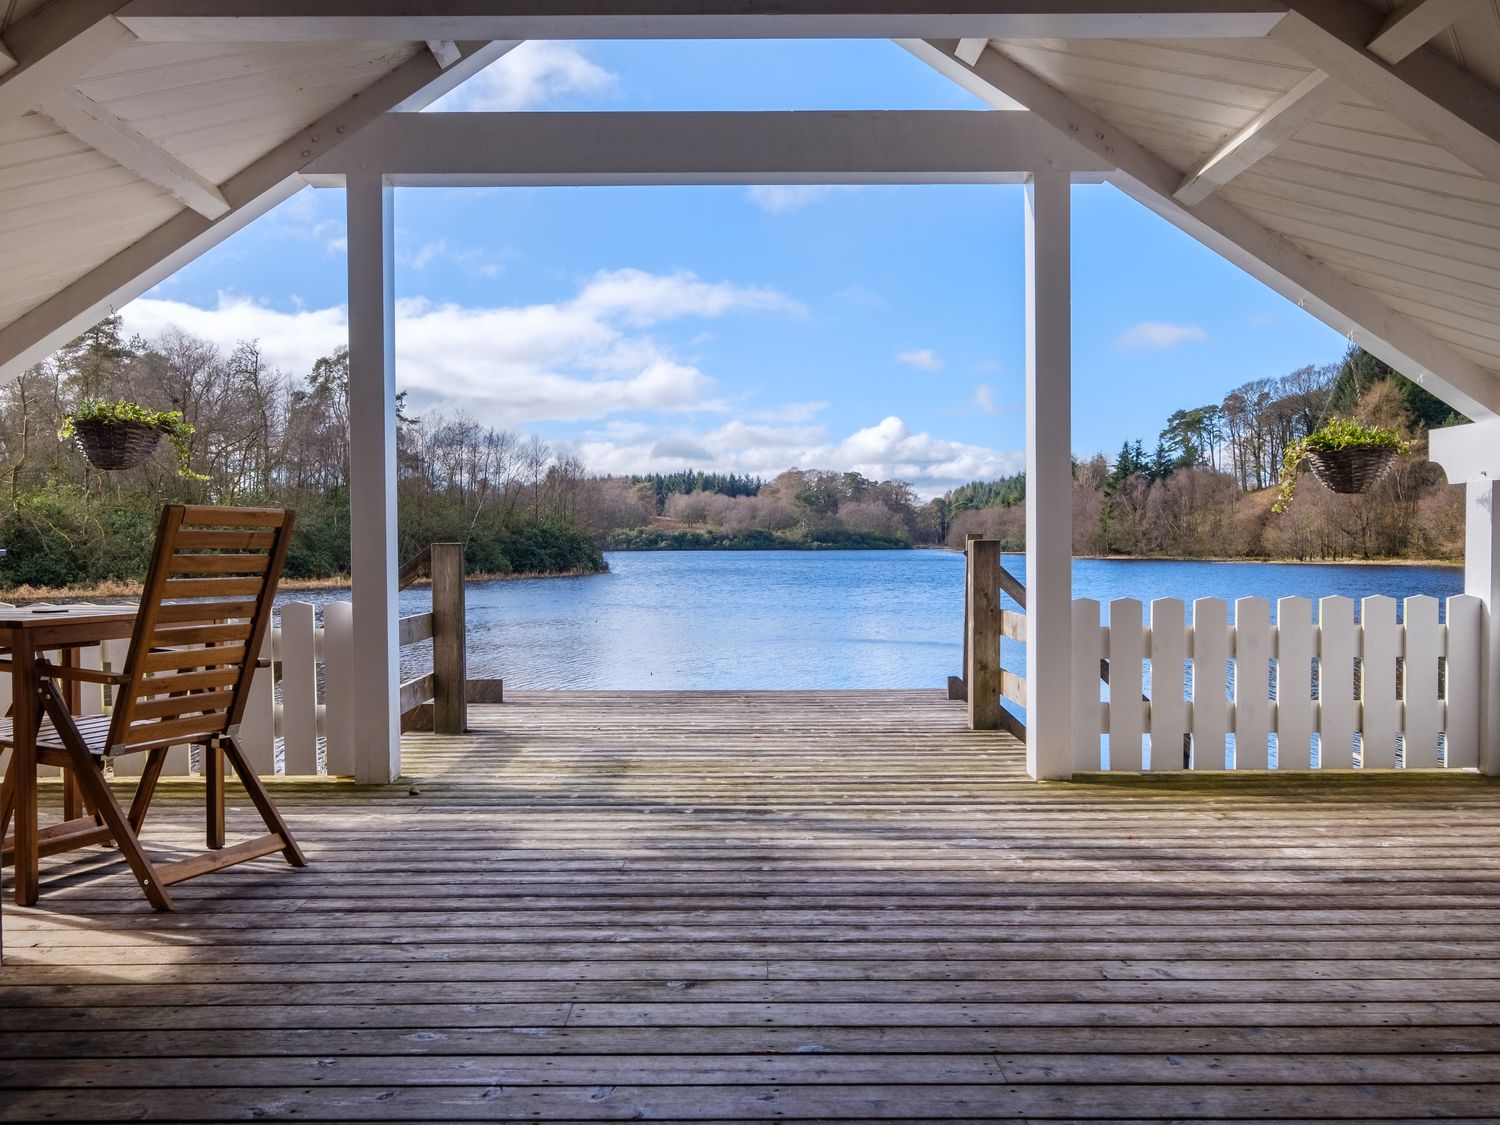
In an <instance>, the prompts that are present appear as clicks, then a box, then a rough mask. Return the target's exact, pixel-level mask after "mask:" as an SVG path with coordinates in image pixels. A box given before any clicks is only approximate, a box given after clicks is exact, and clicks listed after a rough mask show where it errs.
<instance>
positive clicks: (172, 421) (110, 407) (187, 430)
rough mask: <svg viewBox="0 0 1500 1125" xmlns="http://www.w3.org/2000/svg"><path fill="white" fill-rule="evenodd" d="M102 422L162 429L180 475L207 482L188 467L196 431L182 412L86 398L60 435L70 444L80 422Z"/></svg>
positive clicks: (65, 421)
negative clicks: (191, 441) (191, 440)
mask: <svg viewBox="0 0 1500 1125" xmlns="http://www.w3.org/2000/svg"><path fill="white" fill-rule="evenodd" d="M80 422H83V423H95V422H97V423H100V424H103V425H110V424H112V423H113V424H117V423H124V422H135V423H138V424H140V425H142V426H150V427H151V428H152V429H154V430H159V431H160V432H161V434H162V436H163V437H165V438H166V439H167V441H168V443H169V444H170V445H171V446H172V450H173V452H174V453H176V454H177V475H178V476H180V477H186V478H188V479H190V480H207V479H208V478H207V477H206V476H204V475H203V474H201V473H195V472H193V470H192V469H191V467H190V466H189V464H188V460H189V457H190V455H191V453H192V447H191V445H190V442H189V439H190V438H191V437H192V436H193V434H194V433H195V432H196V431H195V430H194V429H193V427H192V426H191V425H189V423H188V420H187V419H186V418H184V417H183V416H182V411H180V410H148V409H147V408H146V407H144V406H142V405H140V404H139V403H136V402H129V401H127V400H126V399H119V400H117V401H115V402H107V401H105V400H103V399H85V400H84V401H83V402H81V403H79V404H78V405H77V406H75V407H74V408H73V409H72V410H70V411H68V412H67V413H66V414H64V415H63V420H62V425H61V426H60V427H59V428H58V431H57V436H58V437H59V438H61V439H62V440H63V441H67V440H68V439H69V438H71V437H73V436H74V434H75V433H76V432H77V428H76V427H77V425H78V423H80Z"/></svg>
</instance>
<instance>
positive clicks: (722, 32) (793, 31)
mask: <svg viewBox="0 0 1500 1125" xmlns="http://www.w3.org/2000/svg"><path fill="white" fill-rule="evenodd" d="M432 7H433V8H434V9H437V10H433V11H425V12H424V11H421V10H420V9H421V6H420V5H413V4H411V3H409V2H406V0H132V2H131V4H130V5H129V8H128V10H127V11H126V13H124V15H123V16H122V18H124V19H125V20H126V22H127V24H128V25H129V26H130V27H131V29H132V30H133V31H135V32H136V34H138V35H140V36H141V37H142V38H143V39H184V40H219V41H229V40H252V39H253V40H262V41H288V40H297V39H372V40H386V41H402V40H405V41H412V40H417V41H422V40H427V39H454V40H460V41H461V40H465V39H738V38H769V39H783V38H798V39H830V38H832V39H862V38H877V39H890V38H900V37H914V36H927V37H950V36H951V37H952V38H955V39H962V38H966V37H983V38H986V39H990V38H998V37H1018V38H1052V37H1056V38H1064V39H1081V38H1106V39H1121V38H1127V39H1128V38H1162V37H1166V38H1175V39H1192V38H1239V37H1247V36H1248V37H1260V36H1262V35H1265V34H1266V33H1267V32H1268V31H1269V30H1270V29H1271V27H1272V26H1274V24H1275V23H1276V21H1277V20H1278V19H1279V18H1280V17H1281V15H1282V13H1283V12H1284V11H1285V9H1284V7H1283V6H1282V4H1281V3H1280V2H1279V0H1153V2H1152V3H1151V4H1149V5H1142V4H1140V3H1138V2H1134V0H1029V2H1021V0H946V2H945V3H943V4H940V5H934V4H932V3H930V2H924V0H806V2H802V3H797V4H768V3H766V2H765V0H634V2H629V3H626V2H621V0H448V2H446V3H444V4H442V5H433V6H432Z"/></svg>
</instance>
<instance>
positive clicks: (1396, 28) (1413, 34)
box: [1367, 0, 1484, 63]
mask: <svg viewBox="0 0 1500 1125" xmlns="http://www.w3.org/2000/svg"><path fill="white" fill-rule="evenodd" d="M1483 3H1484V0H1406V3H1404V4H1402V5H1401V7H1399V8H1397V9H1396V10H1395V11H1394V12H1392V13H1391V14H1390V17H1389V18H1388V19H1387V20H1386V21H1385V23H1383V24H1382V25H1381V27H1380V30H1379V31H1377V32H1376V33H1375V37H1374V38H1373V39H1371V40H1370V42H1369V43H1368V44H1367V46H1368V47H1369V50H1370V54H1372V55H1374V56H1375V57H1376V58H1380V59H1384V60H1385V61H1386V62H1388V63H1398V62H1400V61H1401V60H1402V59H1404V58H1406V56H1407V55H1409V54H1411V53H1412V52H1413V51H1415V50H1416V49H1417V48H1418V47H1421V46H1423V45H1425V44H1427V43H1430V42H1431V41H1432V39H1433V37H1434V36H1436V35H1438V34H1440V33H1442V32H1444V31H1446V30H1447V29H1448V28H1450V27H1452V26H1453V25H1454V24H1455V23H1457V22H1458V21H1459V20H1460V19H1462V18H1463V17H1464V16H1466V15H1468V14H1469V12H1471V11H1473V10H1474V9H1476V8H1478V7H1480V6H1481V5H1482V4H1483Z"/></svg>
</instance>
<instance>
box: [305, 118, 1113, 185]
mask: <svg viewBox="0 0 1500 1125" xmlns="http://www.w3.org/2000/svg"><path fill="white" fill-rule="evenodd" d="M1039 168H1040V169H1057V170H1061V171H1066V172H1072V173H1077V174H1079V175H1080V177H1093V178H1098V177H1102V176H1104V175H1106V174H1108V173H1109V172H1112V171H1113V170H1114V165H1113V164H1111V163H1109V162H1108V161H1106V160H1102V159H1100V158H1099V157H1098V156H1097V155H1095V154H1094V153H1091V152H1089V151H1088V150H1086V149H1084V148H1083V147H1082V146H1081V145H1079V144H1077V143H1076V142H1074V141H1072V140H1069V139H1068V138H1066V137H1061V136H1059V135H1058V133H1057V130H1055V129H1053V128H1052V127H1051V126H1049V125H1048V124H1047V123H1046V122H1045V121H1041V120H1038V119H1036V118H1034V117H1033V116H1032V115H1031V114H1029V113H1024V112H1020V113H1000V112H973V111H950V110H888V111H807V112H793V113H786V112H771V113H760V112H734V113H714V112H686V113H624V112H621V113H516V112H509V113H392V114H386V115H385V116H384V117H383V118H381V119H380V120H379V121H377V122H375V123H374V124H373V125H371V126H370V127H369V128H368V129H364V130H361V131H360V133H359V134H358V135H357V136H355V137H353V138H351V139H350V140H348V141H346V142H344V144H342V145H340V146H339V147H338V148H336V149H334V150H333V151H332V152H330V153H328V155H327V156H324V157H322V158H320V159H318V160H316V161H313V162H312V163H311V164H309V165H308V167H307V169H306V170H305V174H306V176H307V178H308V180H309V182H311V183H313V184H316V185H318V186H325V187H331V186H337V185H338V184H339V182H340V181H341V179H342V177H343V175H344V174H346V173H349V172H375V173H381V174H383V175H385V176H386V177H388V179H389V181H390V182H391V183H393V184H395V185H396V186H398V187H426V186H454V185H460V186H481V187H482V186H536V185H548V184H553V185H556V184H567V185H602V184H752V183H755V184H874V183H886V184H890V183H1022V182H1024V180H1025V178H1026V176H1027V175H1028V174H1030V173H1031V172H1032V171H1033V170H1035V169H1039Z"/></svg>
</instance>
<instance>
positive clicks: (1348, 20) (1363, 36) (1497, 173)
mask: <svg viewBox="0 0 1500 1125" xmlns="http://www.w3.org/2000/svg"><path fill="white" fill-rule="evenodd" d="M1287 6H1288V7H1289V8H1290V9H1291V11H1290V12H1289V13H1288V14H1287V16H1286V18H1285V19H1284V20H1282V21H1281V22H1280V23H1279V24H1277V25H1276V28H1275V30H1274V31H1272V33H1271V37H1272V38H1273V39H1276V40H1278V41H1279V42H1281V43H1283V44H1285V45H1286V46H1288V47H1291V48H1292V49H1293V50H1295V51H1296V52H1297V53H1298V54H1300V55H1301V56H1302V57H1303V58H1305V59H1306V60H1307V61H1308V62H1310V63H1312V64H1313V65H1314V66H1316V67H1318V68H1320V69H1322V70H1324V71H1327V72H1328V74H1330V75H1331V76H1332V77H1334V78H1335V79H1337V80H1338V81H1339V82H1340V83H1342V84H1343V85H1345V86H1347V87H1349V88H1350V89H1352V90H1354V91H1355V92H1357V93H1359V94H1361V95H1363V96H1364V97H1366V98H1369V99H1370V100H1371V101H1373V102H1374V103H1375V104H1377V105H1379V106H1381V107H1383V108H1384V109H1385V110H1386V111H1387V112H1389V113H1390V114H1391V115H1392V116H1394V117H1396V118H1398V119H1399V120H1401V121H1404V122H1405V123H1406V124H1407V125H1409V126H1411V128H1413V129H1415V130H1416V131H1417V132H1419V133H1421V134H1422V135H1423V136H1425V137H1426V138H1427V139H1428V140H1430V141H1432V142H1433V143H1434V144H1437V145H1440V146H1441V147H1442V148H1444V149H1446V150H1447V151H1448V152H1449V153H1450V154H1451V155H1453V156H1455V157H1457V158H1458V159H1459V160H1462V161H1463V162H1464V163H1465V164H1467V165H1469V167H1471V168H1473V169H1474V170H1475V171H1476V172H1479V173H1480V174H1482V175H1484V176H1487V177H1488V178H1490V179H1492V180H1495V181H1497V182H1500V92H1497V91H1496V90H1495V89H1494V88H1493V87H1491V86H1489V85H1487V84H1486V83H1485V82H1484V81H1482V80H1481V79H1479V78H1476V77H1475V76H1474V75H1472V74H1470V73H1468V72H1467V71H1464V70H1460V69H1459V68H1458V66H1457V65H1456V64H1455V63H1454V62H1453V61H1452V60H1451V59H1449V58H1447V57H1446V56H1445V55H1443V54H1442V53H1441V52H1439V51H1437V50H1435V49H1434V48H1432V47H1419V48H1418V49H1416V50H1415V51H1413V52H1412V53H1411V54H1410V55H1408V56H1407V57H1406V58H1404V59H1402V60H1401V61H1400V62H1396V63H1390V62H1387V61H1386V60H1385V59H1383V58H1380V57H1379V56H1378V55H1376V54H1374V53H1372V52H1371V50H1370V49H1369V44H1370V43H1371V42H1372V41H1373V40H1375V39H1376V38H1377V36H1378V35H1379V34H1380V32H1381V27H1382V24H1383V21H1382V20H1381V18H1380V15H1379V13H1377V12H1375V11H1372V10H1371V9H1369V8H1367V7H1365V6H1364V5H1363V4H1361V3H1349V2H1346V0H1287ZM1413 18H1415V17H1413Z"/></svg>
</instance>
